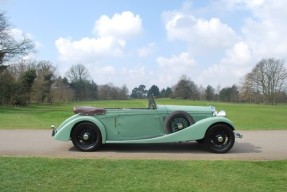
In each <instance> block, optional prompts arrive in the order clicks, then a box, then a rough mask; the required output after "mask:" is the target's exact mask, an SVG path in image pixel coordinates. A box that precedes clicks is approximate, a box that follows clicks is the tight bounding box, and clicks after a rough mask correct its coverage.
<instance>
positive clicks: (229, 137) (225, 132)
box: [204, 124, 235, 153]
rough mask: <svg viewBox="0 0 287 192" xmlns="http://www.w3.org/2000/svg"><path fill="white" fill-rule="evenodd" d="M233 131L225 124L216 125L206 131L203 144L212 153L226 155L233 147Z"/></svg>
mask: <svg viewBox="0 0 287 192" xmlns="http://www.w3.org/2000/svg"><path fill="white" fill-rule="evenodd" d="M234 142H235V137H234V133H233V130H232V128H231V127H230V126H228V125H226V124H216V125H214V126H212V127H210V128H209V130H208V131H207V133H206V135H205V138H204V143H205V144H206V146H207V147H208V149H209V150H210V151H211V152H213V153H226V152H228V151H229V150H230V149H231V148H232V147H233V145H234Z"/></svg>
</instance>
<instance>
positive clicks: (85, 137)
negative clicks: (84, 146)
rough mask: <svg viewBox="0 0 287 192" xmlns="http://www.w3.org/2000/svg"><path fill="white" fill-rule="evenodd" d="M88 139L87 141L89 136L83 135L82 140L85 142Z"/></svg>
mask: <svg viewBox="0 0 287 192" xmlns="http://www.w3.org/2000/svg"><path fill="white" fill-rule="evenodd" d="M88 139H89V135H88V134H87V133H85V134H84V135H83V140H85V141H87V140H88Z"/></svg>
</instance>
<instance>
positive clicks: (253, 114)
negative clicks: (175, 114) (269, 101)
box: [0, 99, 287, 130]
mask: <svg viewBox="0 0 287 192" xmlns="http://www.w3.org/2000/svg"><path fill="white" fill-rule="evenodd" d="M156 101H157V103H158V104H162V105H203V106H209V105H212V106H215V107H216V108H217V110H221V109H224V110H225V111H226V112H227V117H228V118H229V119H231V120H232V121H233V122H234V124H235V126H236V128H237V129H239V130H258V129H260V130H273V129H287V118H286V117H287V105H286V104H285V105H273V106H271V105H256V104H234V103H220V102H206V101H192V100H182V99H157V100H156ZM76 105H91V106H97V107H112V108H113V107H114V108H117V107H146V106H147V100H146V99H140V100H121V101H114V100H108V101H92V102H75V103H69V104H59V105H55V104H54V105H31V106H28V107H15V106H0V122H1V125H0V129H43V128H49V127H50V125H52V124H55V125H59V124H60V123H61V122H62V121H64V120H65V119H66V118H68V117H69V116H71V115H73V113H72V108H73V106H76Z"/></svg>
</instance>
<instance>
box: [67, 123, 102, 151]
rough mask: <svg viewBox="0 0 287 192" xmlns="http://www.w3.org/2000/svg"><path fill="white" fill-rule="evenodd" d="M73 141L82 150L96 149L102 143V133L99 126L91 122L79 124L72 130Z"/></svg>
mask: <svg viewBox="0 0 287 192" xmlns="http://www.w3.org/2000/svg"><path fill="white" fill-rule="evenodd" d="M71 137H72V142H73V144H74V146H75V147H76V148H77V149H78V150H80V151H95V150H97V149H99V148H100V146H101V145H102V135H101V131H100V130H99V128H98V127H97V126H96V125H95V124H93V123H90V122H82V123H79V124H77V125H76V126H75V127H74V128H73V131H72V135H71Z"/></svg>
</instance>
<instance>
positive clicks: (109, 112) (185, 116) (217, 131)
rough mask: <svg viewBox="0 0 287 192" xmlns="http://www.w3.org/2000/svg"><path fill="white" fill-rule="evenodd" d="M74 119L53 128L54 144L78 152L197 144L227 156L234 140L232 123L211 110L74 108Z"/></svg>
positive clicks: (151, 101) (150, 102)
mask: <svg viewBox="0 0 287 192" xmlns="http://www.w3.org/2000/svg"><path fill="white" fill-rule="evenodd" d="M74 113H75V115H73V116H71V117H70V118H68V119H67V120H65V121H64V122H63V123H62V124H61V125H60V126H59V127H58V128H56V127H54V126H53V125H52V128H53V133H52V136H53V137H54V139H56V140H60V141H69V140H72V142H73V144H74V146H75V147H76V148H77V149H78V150H80V151H94V150H97V149H99V148H100V146H101V145H102V144H105V143H131V144H132V143H172V142H189V141H197V142H199V143H204V144H205V145H206V146H207V148H208V149H209V150H210V151H211V152H214V153H225V152H228V151H229V150H230V149H231V148H232V147H233V145H234V141H235V138H236V137H237V138H241V137H242V135H241V134H239V133H235V132H234V125H233V123H232V122H231V121H230V120H229V119H227V118H226V114H225V112H224V111H220V112H217V111H216V110H215V108H214V107H211V106H206V107H199V106H178V105H157V104H156V103H155V100H154V97H153V96H151V97H149V98H148V107H147V108H116V109H115V108H96V107H83V106H82V107H74Z"/></svg>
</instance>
